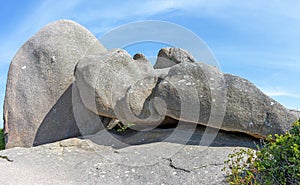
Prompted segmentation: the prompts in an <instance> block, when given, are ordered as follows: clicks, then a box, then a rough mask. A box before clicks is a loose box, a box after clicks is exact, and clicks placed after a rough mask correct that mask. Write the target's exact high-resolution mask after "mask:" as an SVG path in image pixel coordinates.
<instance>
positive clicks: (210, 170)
mask: <svg viewBox="0 0 300 185" xmlns="http://www.w3.org/2000/svg"><path fill="white" fill-rule="evenodd" d="M166 130H167V131H166ZM166 130H164V129H158V130H152V131H150V132H145V133H144V134H141V135H139V136H137V137H136V138H135V139H139V138H140V137H142V136H144V139H145V140H148V141H150V140H151V138H153V136H155V137H154V138H155V139H157V138H160V137H161V136H165V132H174V130H172V129H166ZM182 131H187V130H182ZM203 132H204V130H203V128H197V130H196V132H195V133H196V134H195V135H193V136H192V138H194V139H191V140H193V141H196V143H191V144H190V145H183V144H179V143H180V142H181V138H180V137H178V138H177V140H173V142H164V140H161V142H157V143H151V144H141V145H135V146H127V147H121V148H113V147H111V146H103V145H97V144H95V143H94V142H92V141H91V140H89V139H77V138H73V139H68V140H63V141H60V142H56V143H52V144H47V145H42V146H38V147H34V148H13V149H8V150H4V151H0V155H1V156H7V157H8V159H10V160H13V162H9V161H7V160H5V159H1V158H0V168H1V169H5V170H2V172H1V173H0V179H1V180H0V183H1V184H3V185H11V184H23V185H27V184H28V185H29V184H30V185H35V184H45V185H48V184H56V185H58V184H70V185H77V184H78V185H79V184H80V185H81V184H87V185H93V184H95V185H96V184H97V185H98V184H100V185H101V184H105V185H109V184H113V185H118V184H120V185H121V184H133V185H134V184H166V185H168V184H204V185H205V184H226V183H225V178H224V175H225V174H224V172H222V171H221V169H222V168H223V165H224V163H223V162H224V161H225V160H226V159H227V158H228V157H227V155H228V154H229V153H232V152H233V150H234V149H236V148H239V147H240V146H245V144H247V143H248V144H249V145H252V146H253V145H254V143H253V140H251V139H250V138H248V139H247V136H238V135H231V136H230V135H228V134H224V133H222V132H221V133H219V135H218V137H217V139H216V140H215V142H214V143H213V144H212V146H211V147H206V146H200V145H198V143H197V141H199V140H201V137H202V136H203ZM91 137H96V136H91ZM111 137H112V136H111ZM119 137H120V138H121V137H122V136H120V135H119ZM123 139H125V140H126V136H123ZM135 139H132V140H131V141H132V142H133V141H134V140H135ZM161 139H162V138H161ZM123 141H124V140H123ZM136 141H138V140H136ZM178 142H179V143H178ZM240 144H243V145H240ZM232 146H235V147H232Z"/></svg>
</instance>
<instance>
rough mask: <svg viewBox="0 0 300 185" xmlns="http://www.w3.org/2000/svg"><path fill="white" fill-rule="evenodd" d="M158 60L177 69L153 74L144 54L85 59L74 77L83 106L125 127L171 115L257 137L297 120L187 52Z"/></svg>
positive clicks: (170, 52) (171, 51)
mask: <svg viewBox="0 0 300 185" xmlns="http://www.w3.org/2000/svg"><path fill="white" fill-rule="evenodd" d="M159 56H163V57H168V58H169V59H170V60H173V61H174V62H175V63H174V65H173V66H172V65H170V66H171V67H168V68H163V69H156V70H153V69H152V66H151V65H150V64H149V62H148V61H147V60H146V59H145V57H144V56H143V55H141V54H137V55H135V56H134V59H136V60H133V59H132V58H131V57H130V56H129V55H128V54H127V53H126V52H125V51H124V50H121V49H118V50H112V51H109V52H107V53H104V54H100V55H99V56H93V57H92V58H84V59H83V60H82V61H81V62H79V64H78V66H77V68H76V73H75V75H76V81H77V83H78V84H79V86H78V87H79V91H80V95H81V97H83V100H85V101H84V102H83V103H84V105H85V106H86V107H87V108H88V109H89V110H91V111H93V112H94V113H96V114H99V115H101V116H106V117H111V118H116V119H119V120H121V121H123V122H125V123H134V124H136V125H159V124H161V123H162V122H163V120H164V118H165V117H170V118H173V119H176V120H180V121H185V122H193V123H196V124H202V125H207V126H210V127H214V128H220V129H222V130H226V131H233V132H242V133H246V134H248V135H251V136H254V137H258V138H264V137H266V136H267V135H268V134H275V133H277V134H280V133H284V132H286V131H288V130H289V129H290V128H291V125H292V123H293V122H295V121H296V120H297V117H296V116H295V115H294V114H292V113H291V112H290V111H289V110H287V109H286V108H284V107H283V106H282V105H280V104H279V103H277V102H276V101H275V100H273V99H271V98H269V97H268V96H266V95H265V94H264V93H262V92H261V91H260V90H259V89H258V88H257V87H255V86H254V85H253V84H252V83H250V82H249V81H247V80H245V79H243V78H240V77H236V76H232V75H228V74H223V73H221V72H220V71H219V70H218V69H217V68H216V67H213V66H209V65H206V64H204V63H195V62H193V61H194V60H192V59H191V58H192V56H191V54H188V53H186V52H185V51H184V50H181V49H176V48H169V49H162V50H161V51H160V54H159ZM191 61H192V62H191ZM158 63H159V61H158ZM87 91H89V93H87ZM95 93H96V94H95ZM84 97H86V98H84ZM94 97H96V101H95V98H94Z"/></svg>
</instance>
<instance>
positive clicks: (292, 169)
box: [222, 120, 300, 185]
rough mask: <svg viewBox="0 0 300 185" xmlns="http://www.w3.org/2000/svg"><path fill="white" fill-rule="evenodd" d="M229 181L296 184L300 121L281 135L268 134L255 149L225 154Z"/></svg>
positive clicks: (299, 176)
mask: <svg viewBox="0 0 300 185" xmlns="http://www.w3.org/2000/svg"><path fill="white" fill-rule="evenodd" d="M228 157H229V160H227V161H225V164H226V166H225V167H224V168H223V169H222V170H223V171H225V172H226V174H227V181H228V183H230V184H232V185H233V184H247V185H255V184H266V185H269V184H270V185H271V184H272V185H273V184H274V185H287V184H288V185H290V184H291V185H296V184H297V185H299V184H300V120H299V121H298V122H296V123H295V124H294V125H293V127H292V129H291V130H290V131H289V132H287V133H286V134H284V135H277V134H275V137H274V138H273V137H272V136H268V138H266V140H265V141H263V142H262V146H261V147H258V148H257V150H253V149H248V150H245V149H240V150H236V151H235V153H233V154H229V155H228Z"/></svg>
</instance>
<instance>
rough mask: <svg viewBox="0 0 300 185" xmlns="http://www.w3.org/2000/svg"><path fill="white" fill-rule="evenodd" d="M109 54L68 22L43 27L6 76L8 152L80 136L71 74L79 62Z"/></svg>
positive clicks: (5, 104) (5, 109)
mask: <svg viewBox="0 0 300 185" xmlns="http://www.w3.org/2000/svg"><path fill="white" fill-rule="evenodd" d="M105 51H106V49H105V48H104V47H103V46H102V45H101V43H100V42H99V41H98V40H97V39H96V38H95V37H94V35H93V34H91V33H90V32H89V31H88V30H87V29H85V28H84V27H82V26H81V25H79V24H77V23H75V22H72V21H66V20H62V21H57V22H54V23H51V24H49V25H47V26H45V27H44V28H43V29H41V30H40V31H39V32H38V33H37V34H36V35H34V36H33V37H32V38H31V39H29V40H28V41H27V42H26V43H25V44H24V45H23V46H22V47H21V48H20V50H19V51H18V52H17V54H16V55H15V57H14V58H13V60H12V62H11V65H10V69H9V73H8V80H7V87H6V96H5V103H4V111H3V112H4V129H5V134H6V147H7V148H11V147H14V146H27V147H28V146H32V145H34V144H35V145H37V144H42V143H47V142H53V141H57V140H60V139H64V138H68V137H73V136H78V135H79V130H78V128H77V126H76V121H75V119H74V117H73V107H72V83H73V81H74V76H73V71H74V68H75V65H76V64H77V62H78V60H79V59H80V58H85V57H86V56H89V55H94V54H98V53H101V52H105ZM50 130H51V132H49V131H50ZM54 132H55V134H54Z"/></svg>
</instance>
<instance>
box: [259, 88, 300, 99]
mask: <svg viewBox="0 0 300 185" xmlns="http://www.w3.org/2000/svg"><path fill="white" fill-rule="evenodd" d="M263 92H264V93H265V94H267V95H268V96H271V97H290V98H299V99H300V94H294V93H290V92H286V91H284V90H282V89H280V88H273V89H267V90H263Z"/></svg>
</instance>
